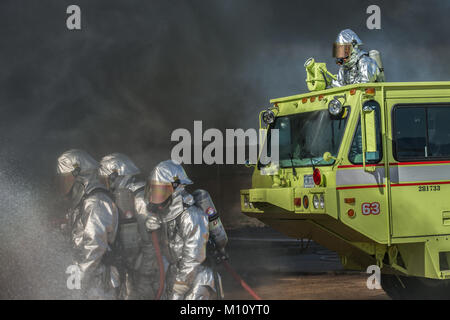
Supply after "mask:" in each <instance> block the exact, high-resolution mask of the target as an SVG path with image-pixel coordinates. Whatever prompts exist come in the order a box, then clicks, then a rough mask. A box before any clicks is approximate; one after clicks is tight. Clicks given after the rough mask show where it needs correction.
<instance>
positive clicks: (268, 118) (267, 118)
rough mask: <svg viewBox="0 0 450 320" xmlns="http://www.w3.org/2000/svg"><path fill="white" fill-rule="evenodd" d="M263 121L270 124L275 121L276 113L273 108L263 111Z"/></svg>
mask: <svg viewBox="0 0 450 320" xmlns="http://www.w3.org/2000/svg"><path fill="white" fill-rule="evenodd" d="M262 118H263V121H264V123H265V124H266V125H269V124H271V123H273V122H274V121H275V114H274V113H273V111H272V110H267V111H265V112H264V113H263V116H262Z"/></svg>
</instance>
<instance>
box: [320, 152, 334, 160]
mask: <svg viewBox="0 0 450 320" xmlns="http://www.w3.org/2000/svg"><path fill="white" fill-rule="evenodd" d="M323 160H324V161H325V162H330V161H331V160H336V158H335V157H333V156H332V155H331V153H330V152H328V151H327V152H325V153H324V154H323Z"/></svg>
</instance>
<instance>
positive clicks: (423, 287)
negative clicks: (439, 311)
mask: <svg viewBox="0 0 450 320" xmlns="http://www.w3.org/2000/svg"><path fill="white" fill-rule="evenodd" d="M400 281H401V282H400ZM402 284H403V285H402ZM381 286H382V288H383V290H384V291H385V292H386V293H387V295H388V296H389V297H391V298H392V299H395V300H397V299H425V300H427V299H449V298H450V282H449V281H448V280H436V279H428V278H419V277H406V276H396V275H391V274H382V275H381Z"/></svg>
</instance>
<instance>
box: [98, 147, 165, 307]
mask: <svg viewBox="0 0 450 320" xmlns="http://www.w3.org/2000/svg"><path fill="white" fill-rule="evenodd" d="M99 174H100V177H101V178H103V179H104V180H105V183H106V185H107V186H108V188H109V190H110V191H111V193H112V194H113V196H114V200H115V203H116V205H117V207H118V210H119V243H120V245H121V247H120V248H121V249H120V251H121V256H122V259H123V261H124V264H125V265H124V269H125V272H124V277H123V278H125V279H124V281H123V286H122V290H121V298H122V299H126V300H135V299H145V300H154V299H155V298H156V294H157V292H158V289H159V286H160V283H159V282H160V278H159V272H160V270H159V266H158V262H157V257H156V254H155V248H154V245H153V242H152V240H151V238H150V235H149V233H148V231H147V229H146V227H145V222H146V221H147V220H148V219H149V213H148V212H147V208H146V204H145V203H144V187H145V178H144V177H143V175H142V174H141V171H140V170H139V169H138V167H137V166H136V165H135V164H134V163H133V161H132V160H131V159H130V158H129V157H127V156H126V155H124V154H121V153H113V154H110V155H107V156H105V157H103V158H102V160H101V161H100V169H99ZM157 229H158V227H155V228H154V230H157ZM154 230H152V231H154Z"/></svg>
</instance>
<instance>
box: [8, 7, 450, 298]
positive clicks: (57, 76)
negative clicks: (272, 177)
mask: <svg viewBox="0 0 450 320" xmlns="http://www.w3.org/2000/svg"><path fill="white" fill-rule="evenodd" d="M70 4H77V5H79V6H80V7H81V10H82V30H81V31H69V30H67V28H66V18H67V14H66V8H67V6H68V5H70ZM371 4H377V5H379V6H380V8H381V26H382V29H381V30H368V29H367V28H366V19H367V17H368V15H367V14H366V8H367V7H368V6H369V5H371ZM449 8H450V3H449V2H448V1H427V3H426V6H425V5H424V3H423V2H419V1H395V2H393V1H389V2H388V1H376V2H373V1H356V0H355V1H317V0H316V1H275V0H272V1H269V0H258V1H256V0H252V1H249V0H246V1H241V0H215V1H205V0H203V1H200V0H191V1H181V0H180V1H163V0H159V1H152V0H146V1H135V0H127V1H125V0H123V1H119V0H111V1H94V0H89V1H88V0H84V1H82V0H77V1H62V0H54V1H46V0H40V1H32V0H28V1H25V0H15V1H2V2H1V4H0V65H1V68H0V88H1V89H0V112H1V113H0V146H1V147H0V156H1V162H0V208H1V212H0V288H1V290H0V298H73V297H74V296H73V294H72V293H67V291H68V290H66V289H65V277H66V275H65V274H64V271H65V268H66V266H67V259H68V255H69V253H68V249H67V248H65V247H64V245H62V244H61V245H55V243H58V242H60V240H61V239H60V236H59V235H58V234H56V233H52V232H49V231H48V230H47V228H46V223H47V217H48V216H50V215H51V214H52V212H53V211H54V210H55V209H54V208H55V206H54V205H53V204H52V201H53V200H54V198H55V196H54V193H53V189H52V179H53V175H54V169H55V161H56V158H57V156H58V155H59V154H60V153H61V152H63V151H65V150H67V149H70V148H81V149H85V150H87V151H88V152H90V153H91V154H92V155H93V156H95V157H97V158H100V157H101V156H103V155H105V154H108V153H111V152H123V153H126V154H128V155H129V156H130V157H132V158H133V159H134V160H135V162H136V163H137V164H138V165H139V166H140V167H141V168H142V169H143V170H144V171H149V170H150V169H151V168H152V167H153V166H154V165H155V164H157V163H158V162H159V161H162V160H164V159H167V158H169V157H170V150H171V148H172V147H173V145H174V144H173V143H171V142H170V134H171V132H172V131H173V130H174V129H176V128H187V129H188V130H190V131H191V132H192V131H193V121H194V120H202V121H203V128H204V130H206V129H207V128H213V127H214V128H218V129H221V130H224V129H225V128H244V129H247V128H250V127H256V126H257V114H258V112H259V111H260V110H261V109H262V108H263V107H265V106H267V105H268V104H269V99H270V98H275V97H281V96H287V95H293V94H298V93H301V92H304V91H306V86H305V82H304V79H305V71H304V68H303V63H304V61H305V60H306V59H307V58H308V57H310V56H314V57H315V58H316V60H317V61H323V62H327V64H328V67H329V69H330V70H331V71H332V72H336V67H335V65H334V63H333V61H332V59H331V44H332V43H333V41H334V40H335V37H336V35H337V33H338V32H339V31H340V30H342V29H344V28H351V29H353V30H354V31H355V32H356V33H358V35H359V36H360V38H361V39H362V40H363V42H365V44H366V48H367V49H375V48H376V49H378V50H379V51H381V53H382V57H383V61H384V66H385V70H386V77H387V80H388V81H432V80H448V79H449V78H450V62H449V55H448V53H449V52H450V50H449V49H450V40H449V39H450V34H449V33H450V20H449V19H448V13H449ZM223 132H224V131H223ZM188 173H189V174H190V175H191V177H192V178H193V180H194V181H195V182H196V183H197V185H198V186H199V187H204V188H207V189H208V190H210V192H211V193H212V194H213V196H214V197H215V199H216V201H217V202H218V207H219V210H220V211H221V212H222V216H223V220H224V223H225V224H226V225H227V226H232V225H234V224H233V223H234V222H235V221H241V220H242V221H244V220H245V219H244V218H242V217H241V215H240V214H239V212H238V211H239V204H238V201H239V197H238V194H239V189H241V188H246V187H248V186H249V177H250V175H251V171H249V170H247V169H242V168H241V167H239V166H232V167H226V166H221V167H218V166H190V167H188ZM216 204H217V203H216ZM245 221H246V220H245Z"/></svg>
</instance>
